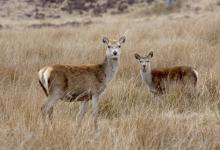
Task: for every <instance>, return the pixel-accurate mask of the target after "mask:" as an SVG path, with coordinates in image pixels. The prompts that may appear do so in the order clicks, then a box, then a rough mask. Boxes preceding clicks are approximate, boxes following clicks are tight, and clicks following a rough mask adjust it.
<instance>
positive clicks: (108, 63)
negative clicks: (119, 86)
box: [103, 56, 119, 82]
mask: <svg viewBox="0 0 220 150" xmlns="http://www.w3.org/2000/svg"><path fill="white" fill-rule="evenodd" d="M118 66H119V58H117V59H116V58H111V57H108V56H106V57H105V60H104V62H103V70H104V72H105V75H106V82H109V81H111V80H112V79H113V78H114V76H115V74H116V73H117V71H118Z"/></svg>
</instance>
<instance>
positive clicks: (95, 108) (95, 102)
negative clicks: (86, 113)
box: [92, 95, 99, 130]
mask: <svg viewBox="0 0 220 150" xmlns="http://www.w3.org/2000/svg"><path fill="white" fill-rule="evenodd" d="M98 104H99V95H93V96H92V109H93V117H94V125H95V130H97V128H98V125H97V119H98V109H99V108H98Z"/></svg>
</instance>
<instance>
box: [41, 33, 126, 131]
mask: <svg viewBox="0 0 220 150" xmlns="http://www.w3.org/2000/svg"><path fill="white" fill-rule="evenodd" d="M125 40H126V38H125V36H122V37H121V38H120V39H119V40H117V41H116V40H109V39H108V38H107V37H104V38H103V43H104V44H106V45H107V49H106V56H105V59H104V61H103V62H102V63H101V64H87V65H51V66H46V67H44V68H42V69H40V71H39V73H38V75H39V83H40V85H41V87H42V88H43V90H44V92H45V94H46V96H47V102H46V103H45V104H44V105H43V106H42V107H41V110H42V116H43V120H44V121H45V119H46V118H47V116H48V117H49V119H52V113H53V106H54V105H55V104H56V103H57V102H58V101H59V100H65V101H69V102H73V101H81V104H80V111H79V113H78V115H77V121H78V125H80V124H81V121H82V118H83V116H84V114H85V111H86V107H87V104H88V101H89V100H90V99H92V108H93V116H94V125H95V128H97V117H98V116H97V115H98V103H99V97H100V95H101V94H102V93H103V92H104V90H105V89H106V87H107V86H108V83H109V82H110V81H111V80H112V79H113V78H114V76H115V74H116V73H117V70H118V66H119V61H120V54H121V44H122V43H125Z"/></svg>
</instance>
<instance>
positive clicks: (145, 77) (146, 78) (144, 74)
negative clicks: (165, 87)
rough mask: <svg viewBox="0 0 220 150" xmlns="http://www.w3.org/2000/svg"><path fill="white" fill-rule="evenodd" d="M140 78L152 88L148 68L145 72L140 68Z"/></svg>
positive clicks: (149, 69)
mask: <svg viewBox="0 0 220 150" xmlns="http://www.w3.org/2000/svg"><path fill="white" fill-rule="evenodd" d="M141 77H142V79H143V80H144V81H145V83H146V84H147V85H148V86H149V87H151V86H152V74H151V67H150V66H148V67H147V68H146V69H145V70H144V69H143V68H141Z"/></svg>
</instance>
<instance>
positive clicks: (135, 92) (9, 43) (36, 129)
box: [0, 1, 220, 150]
mask: <svg viewBox="0 0 220 150" xmlns="http://www.w3.org/2000/svg"><path fill="white" fill-rule="evenodd" d="M202 2H205V1H202ZM219 14H220V13H219V10H218V9H214V11H210V10H207V11H205V10H202V11H201V12H199V13H198V14H197V13H195V12H189V13H185V12H179V13H177V12H175V13H172V14H167V15H158V14H157V15H152V16H147V17H146V16H145V11H143V10H141V9H139V10H136V11H135V12H133V13H129V14H124V15H120V16H110V15H106V16H104V17H101V18H91V20H92V23H90V24H87V25H77V26H62V27H59V28H57V27H56V28H51V27H47V28H40V29H32V28H26V27H27V26H29V25H32V24H36V23H38V24H39V23H44V22H50V23H51V22H52V23H54V24H55V23H57V24H60V23H61V22H62V23H64V22H66V21H67V20H68V19H69V18H68V17H66V18H61V19H60V20H49V19H48V20H47V19H46V20H45V21H42V22H41V21H35V20H31V21H27V20H23V21H21V22H19V21H17V20H10V19H8V20H7V19H5V22H6V23H8V25H11V26H12V27H13V28H11V29H10V30H9V29H2V30H0V54H1V55H0V60H1V63H0V149H18V150H23V149H37V150H39V149H57V150H58V149H71V150H72V149H88V150H90V149H95V150H97V149H100V150H101V149H127V150H130V149H132V150H133V149H163V150H164V149H183V150H185V149H196V150H197V149H220V121H219V117H220V115H219V113H220V104H219V95H220V93H219V91H220V84H219V82H220V68H219V66H220V61H219V56H220V51H219V50H220V44H219V43H220V28H219V26H220V16H219ZM137 16H139V17H137ZM186 16H188V17H186ZM72 19H73V18H72ZM80 19H82V18H80ZM2 20H4V19H2ZM76 20H77V19H76ZM17 26H19V27H21V28H16V27H17ZM18 29H19V30H18ZM122 34H126V36H127V41H126V44H125V45H124V46H123V47H122V56H121V57H122V59H121V66H120V68H119V72H118V74H117V76H116V78H115V79H114V81H113V82H112V83H111V84H110V86H109V87H108V88H107V90H106V93H105V94H104V95H103V96H102V97H101V101H100V111H99V116H100V117H99V130H98V132H94V131H93V121H92V115H91V112H92V110H91V106H90V107H89V109H88V112H87V113H86V116H85V119H84V121H83V124H82V127H81V128H76V121H75V117H76V115H77V112H78V105H79V103H64V102H60V103H59V104H58V105H57V106H56V107H55V114H54V122H53V124H52V125H51V126H49V127H48V128H44V129H43V128H42V119H41V114H40V107H41V106H42V104H43V103H44V102H45V95H44V93H43V91H42V90H41V88H40V87H39V85H38V79H37V71H38V70H39V69H40V68H41V67H43V66H44V65H47V64H54V63H62V64H83V63H99V62H101V61H102V60H103V57H104V48H105V47H104V45H103V44H102V42H101V38H102V36H103V35H105V36H108V37H111V38H118V37H119V36H121V35H122ZM149 50H154V58H153V60H152V61H153V62H152V63H153V64H152V65H153V67H168V66H174V65H191V66H193V67H195V68H196V69H197V70H198V72H199V81H198V87H197V90H198V92H199V93H200V94H199V96H198V97H194V98H188V97H185V96H184V95H183V94H182V91H180V89H178V88H176V89H175V90H171V91H170V92H168V93H167V94H165V95H163V96H161V97H153V96H152V95H151V94H150V93H149V92H148V89H147V88H146V87H145V86H144V85H143V83H142V81H141V78H140V75H139V64H138V62H136V60H135V59H134V53H136V52H138V53H140V54H145V53H147V52H149ZM128 60H129V61H128Z"/></svg>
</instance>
